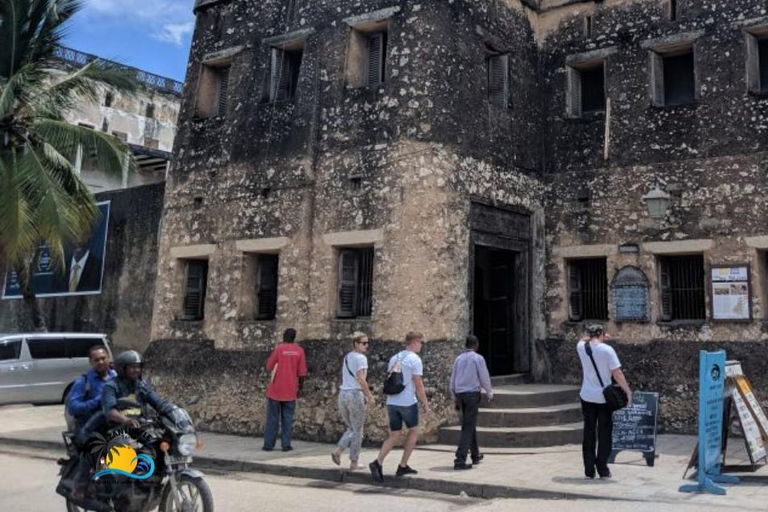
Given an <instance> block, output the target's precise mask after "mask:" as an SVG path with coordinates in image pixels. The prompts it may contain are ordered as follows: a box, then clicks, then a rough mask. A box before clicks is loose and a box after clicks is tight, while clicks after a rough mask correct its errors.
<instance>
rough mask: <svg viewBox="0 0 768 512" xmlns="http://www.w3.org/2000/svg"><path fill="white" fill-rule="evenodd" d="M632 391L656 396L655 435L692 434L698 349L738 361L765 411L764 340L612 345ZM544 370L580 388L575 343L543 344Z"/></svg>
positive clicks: (767, 351) (767, 387)
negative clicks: (646, 392)
mask: <svg viewBox="0 0 768 512" xmlns="http://www.w3.org/2000/svg"><path fill="white" fill-rule="evenodd" d="M611 344H612V345H613V347H614V348H615V349H616V352H617V354H618V356H619V359H620V360H621V364H622V368H623V370H624V372H625V374H626V376H627V380H628V381H629V384H630V386H631V388H632V389H633V390H636V391H654V392H657V393H659V431H660V432H673V433H685V434H695V433H696V428H697V424H698V414H699V409H698V407H699V350H709V351H714V350H725V351H726V354H727V358H728V360H734V361H740V362H741V366H742V368H743V370H744V374H745V375H746V376H747V378H748V379H749V380H750V382H751V383H752V386H753V388H754V390H755V396H756V397H757V398H758V400H760V401H761V403H762V404H763V407H766V406H768V375H766V373H765V360H766V357H767V356H768V344H767V343H766V342H764V341H759V342H758V341H754V342H751V341H750V342H745V341H724V342H723V341H718V342H714V341H710V342H702V343H693V342H679V341H670V340H657V341H651V342H648V343H613V342H611ZM539 353H541V354H547V356H546V358H547V365H548V366H549V367H550V369H551V372H552V375H556V376H557V381H558V382H566V383H571V384H580V383H581V364H580V363H579V359H578V356H577V355H576V342H575V341H567V342H564V341H563V340H560V339H552V338H550V339H547V340H542V341H541V342H540V343H539Z"/></svg>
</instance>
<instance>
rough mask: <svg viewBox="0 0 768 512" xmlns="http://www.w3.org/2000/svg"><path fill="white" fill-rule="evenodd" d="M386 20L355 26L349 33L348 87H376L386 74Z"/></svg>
mask: <svg viewBox="0 0 768 512" xmlns="http://www.w3.org/2000/svg"><path fill="white" fill-rule="evenodd" d="M387 27H388V25H387V21H386V20H383V21H378V22H374V23H366V24H364V25H361V26H356V27H354V28H353V29H352V31H351V33H350V40H349V50H348V56H347V59H348V62H347V84H348V85H349V86H350V87H376V86H379V85H381V84H383V83H384V82H385V81H386V76H387V47H388V42H389V41H388V31H387Z"/></svg>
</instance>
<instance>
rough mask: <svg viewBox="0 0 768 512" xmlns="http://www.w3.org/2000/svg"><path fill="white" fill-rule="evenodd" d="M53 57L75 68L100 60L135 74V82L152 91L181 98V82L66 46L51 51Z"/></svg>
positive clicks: (182, 86)
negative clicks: (155, 90)
mask: <svg viewBox="0 0 768 512" xmlns="http://www.w3.org/2000/svg"><path fill="white" fill-rule="evenodd" d="M53 55H54V57H56V58H57V59H60V60H62V61H64V62H67V63H69V64H74V65H75V66H80V67H82V66H85V65H86V64H88V63H89V62H92V61H94V60H101V61H104V62H107V63H111V64H114V65H116V66H120V67H122V68H124V69H127V70H130V71H132V72H135V73H136V80H137V81H138V82H139V83H142V84H144V85H146V86H147V87H150V88H152V89H157V90H158V91H161V92H166V93H170V94H175V95H177V96H181V93H182V91H183V90H184V83H183V82H178V81H176V80H173V79H171V78H166V77H164V76H160V75H155V74H153V73H148V72H146V71H143V70H141V69H138V68H134V67H131V66H125V65H123V64H120V63H117V62H113V61H110V60H108V59H102V58H101V57H98V56H97V55H91V54H90V53H84V52H79V51H77V50H73V49H72V48H67V47H66V46H59V47H57V48H56V49H55V50H54V51H53Z"/></svg>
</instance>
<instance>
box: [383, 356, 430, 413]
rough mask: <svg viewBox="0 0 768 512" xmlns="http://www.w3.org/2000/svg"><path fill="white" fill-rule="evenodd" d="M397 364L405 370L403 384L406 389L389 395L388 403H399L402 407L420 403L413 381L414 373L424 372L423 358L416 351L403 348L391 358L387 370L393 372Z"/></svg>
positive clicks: (421, 373) (420, 373)
mask: <svg viewBox="0 0 768 512" xmlns="http://www.w3.org/2000/svg"><path fill="white" fill-rule="evenodd" d="M395 364H399V365H400V369H401V371H402V372H403V384H405V389H404V390H403V391H402V392H401V393H400V394H398V395H388V396H387V405H399V406H402V407H410V406H412V405H413V404H415V403H418V400H417V399H416V385H415V384H414V383H413V377H414V375H418V376H419V377H420V376H422V375H423V374H424V366H423V365H422V364H421V358H420V357H419V356H417V355H416V353H415V352H411V351H410V350H403V351H402V352H400V353H398V354H397V355H394V356H392V359H390V360H389V366H388V367H387V372H391V371H392V369H393V368H394V366H395Z"/></svg>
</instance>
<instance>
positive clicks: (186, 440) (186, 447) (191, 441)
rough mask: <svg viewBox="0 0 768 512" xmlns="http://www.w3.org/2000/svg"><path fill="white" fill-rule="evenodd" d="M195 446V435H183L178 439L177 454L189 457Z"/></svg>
mask: <svg viewBox="0 0 768 512" xmlns="http://www.w3.org/2000/svg"><path fill="white" fill-rule="evenodd" d="M196 446H197V435H195V434H184V435H183V436H181V437H180V438H179V446H178V448H179V453H180V454H182V455H184V456H186V455H191V454H192V452H194V451H195V448H196Z"/></svg>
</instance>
